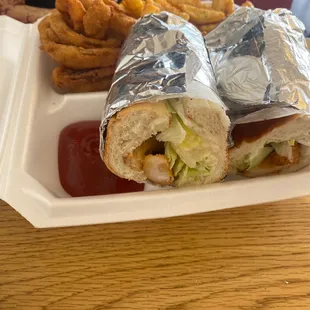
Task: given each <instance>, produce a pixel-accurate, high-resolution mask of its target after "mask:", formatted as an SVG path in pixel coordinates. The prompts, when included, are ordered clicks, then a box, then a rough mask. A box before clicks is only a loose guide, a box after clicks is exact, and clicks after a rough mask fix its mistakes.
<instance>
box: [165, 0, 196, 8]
mask: <svg viewBox="0 0 310 310" xmlns="http://www.w3.org/2000/svg"><path fill="white" fill-rule="evenodd" d="M167 1H168V2H169V3H170V4H172V5H174V6H176V7H178V6H179V5H180V4H187V5H191V6H196V7H198V6H199V5H201V4H202V3H201V2H200V0H167Z"/></svg>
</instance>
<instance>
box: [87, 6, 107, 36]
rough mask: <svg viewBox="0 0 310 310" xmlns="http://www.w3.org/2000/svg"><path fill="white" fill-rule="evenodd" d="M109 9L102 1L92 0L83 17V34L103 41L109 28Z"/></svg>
mask: <svg viewBox="0 0 310 310" xmlns="http://www.w3.org/2000/svg"><path fill="white" fill-rule="evenodd" d="M111 14H112V13H111V9H110V7H109V6H107V5H106V4H104V2H103V1H102V0H94V1H93V3H92V4H91V6H90V7H89V9H88V10H87V11H86V14H85V15H84V17H83V25H84V33H85V34H86V35H87V36H89V37H93V38H96V39H103V38H104V37H105V34H106V32H107V30H108V27H109V22H110V19H111Z"/></svg>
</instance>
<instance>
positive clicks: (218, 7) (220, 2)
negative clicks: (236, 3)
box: [212, 0, 226, 13]
mask: <svg viewBox="0 0 310 310" xmlns="http://www.w3.org/2000/svg"><path fill="white" fill-rule="evenodd" d="M212 8H213V10H215V11H220V12H223V13H225V11H226V0H213V1H212Z"/></svg>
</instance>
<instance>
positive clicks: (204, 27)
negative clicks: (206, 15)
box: [198, 23, 218, 34]
mask: <svg viewBox="0 0 310 310" xmlns="http://www.w3.org/2000/svg"><path fill="white" fill-rule="evenodd" d="M217 26H218V24H216V23H215V24H207V25H200V26H199V27H198V29H199V30H200V31H201V32H202V33H204V34H207V33H209V32H211V31H212V30H213V29H215V28H216V27H217Z"/></svg>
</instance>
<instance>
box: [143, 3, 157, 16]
mask: <svg viewBox="0 0 310 310" xmlns="http://www.w3.org/2000/svg"><path fill="white" fill-rule="evenodd" d="M159 12H160V7H159V6H157V5H156V3H154V1H153V0H145V5H144V9H143V12H142V15H148V14H152V13H159Z"/></svg>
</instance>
